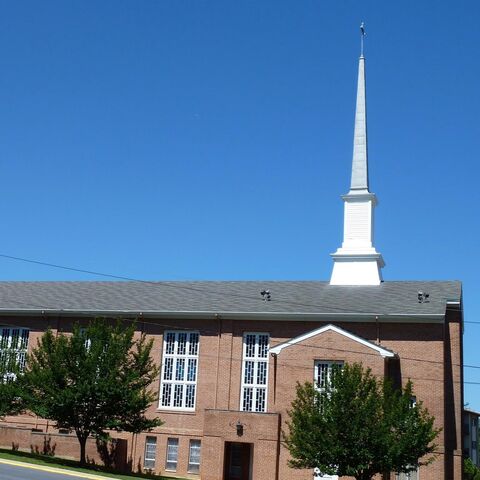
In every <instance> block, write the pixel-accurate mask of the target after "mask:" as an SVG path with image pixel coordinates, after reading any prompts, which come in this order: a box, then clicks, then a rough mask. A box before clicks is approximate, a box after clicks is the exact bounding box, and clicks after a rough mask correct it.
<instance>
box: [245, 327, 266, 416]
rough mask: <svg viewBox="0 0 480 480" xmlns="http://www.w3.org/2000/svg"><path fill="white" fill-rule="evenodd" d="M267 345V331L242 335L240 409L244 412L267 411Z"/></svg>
mask: <svg viewBox="0 0 480 480" xmlns="http://www.w3.org/2000/svg"><path fill="white" fill-rule="evenodd" d="M268 345H269V336H268V333H245V335H244V336H243V362H242V386H241V388H242V390H241V399H240V410H242V411H244V412H266V411H267V386H268Z"/></svg>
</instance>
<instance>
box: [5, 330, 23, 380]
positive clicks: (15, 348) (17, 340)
mask: <svg viewBox="0 0 480 480" xmlns="http://www.w3.org/2000/svg"><path fill="white" fill-rule="evenodd" d="M28 335H29V330H27V329H26V328H12V327H0V363H1V371H2V372H4V375H5V378H15V372H17V371H20V372H23V370H24V369H25V361H26V356H27V348H28Z"/></svg>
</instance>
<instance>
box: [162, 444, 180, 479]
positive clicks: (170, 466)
mask: <svg viewBox="0 0 480 480" xmlns="http://www.w3.org/2000/svg"><path fill="white" fill-rule="evenodd" d="M177 463H178V438H169V439H168V440H167V461H166V464H165V470H168V471H170V472H176V471H177Z"/></svg>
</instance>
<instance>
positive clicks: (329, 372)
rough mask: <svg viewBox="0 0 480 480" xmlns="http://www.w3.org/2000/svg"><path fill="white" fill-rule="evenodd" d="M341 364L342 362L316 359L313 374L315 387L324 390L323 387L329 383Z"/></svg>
mask: <svg viewBox="0 0 480 480" xmlns="http://www.w3.org/2000/svg"><path fill="white" fill-rule="evenodd" d="M342 366H343V362H329V361H328V362H326V361H324V360H316V361H315V376H314V382H315V388H316V389H317V390H318V391H320V392H324V391H325V388H326V387H327V386H329V385H330V384H331V382H332V378H333V376H334V375H335V372H336V371H338V370H339V369H341V368H342Z"/></svg>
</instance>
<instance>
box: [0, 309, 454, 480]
mask: <svg viewBox="0 0 480 480" xmlns="http://www.w3.org/2000/svg"><path fill="white" fill-rule="evenodd" d="M73 321H74V319H60V320H59V319H58V318H27V317H22V318H21V319H18V322H17V319H16V323H20V322H23V325H25V326H27V327H30V328H32V327H33V330H32V333H31V336H30V343H29V345H30V346H32V345H34V344H35V342H36V338H37V337H38V335H40V334H41V333H42V332H43V331H44V329H45V328H46V327H47V325H51V326H52V327H55V328H59V329H60V330H61V331H70V330H71V326H72V323H73ZM81 321H82V322H86V319H85V318H83V319H81ZM155 322H156V324H155ZM327 323H330V322H311V321H308V322H307V321H305V322H293V321H269V322H264V321H231V320H224V319H221V318H218V317H216V318H212V319H211V320H181V321H180V320H164V319H162V320H158V321H155V320H151V319H149V320H148V321H146V322H145V323H142V322H139V323H138V328H139V330H142V331H145V332H146V333H147V335H148V336H150V337H151V338H153V339H154V347H153V351H152V354H153V356H154V359H155V361H156V362H157V363H158V364H160V363H161V359H162V347H163V332H164V331H165V330H174V329H175V328H181V329H192V330H198V331H200V333H201V338H200V350H199V352H200V353H199V355H200V359H199V370H198V372H199V377H198V383H197V386H198V391H197V399H196V410H195V412H171V411H165V410H160V409H158V404H154V405H152V406H151V407H150V409H149V411H148V414H149V415H151V416H159V417H160V418H161V419H162V420H163V421H164V425H162V426H161V427H159V428H157V429H156V430H155V431H154V432H152V433H150V434H141V435H135V436H133V437H130V436H128V439H129V445H128V451H129V455H130V456H131V462H132V465H133V468H134V469H137V467H138V466H140V467H141V466H142V465H143V455H144V448H145V438H146V436H147V435H156V436H157V461H156V471H157V473H161V472H164V468H165V453H166V441H167V438H168V437H176V438H178V439H179V456H178V459H179V463H178V468H177V472H176V474H177V475H179V476H191V477H192V478H198V476H194V475H188V472H187V463H188V448H189V441H190V439H201V440H202V464H201V472H202V479H204V478H205V479H206V478H208V479H212V480H213V479H214V478H218V479H221V478H222V477H223V451H224V442H225V441H233V440H227V439H228V438H232V437H231V435H234V437H233V438H235V432H234V428H233V427H232V426H231V425H230V423H231V422H230V420H229V423H228V425H225V424H223V423H222V422H223V421H224V420H223V419H224V418H227V417H228V418H230V417H229V416H228V415H226V417H225V415H223V416H222V415H219V416H218V419H217V420H218V424H217V427H216V428H220V427H221V430H222V431H221V435H220V434H215V435H214V434H212V433H211V432H212V428H213V429H214V427H215V425H216V423H215V422H216V421H217V420H215V416H213V417H212V414H211V413H205V412H206V411H207V412H208V410H209V409H210V410H216V411H220V410H227V411H229V410H230V411H233V412H235V413H233V414H232V415H233V416H232V420H231V421H232V422H233V421H234V420H233V418H235V419H237V417H238V418H240V416H241V415H247V416H248V415H251V414H243V413H242V414H239V413H238V410H239V408H240V380H241V379H240V377H241V366H242V342H243V334H244V332H251V331H253V332H267V333H269V334H270V346H271V347H273V346H275V345H277V344H279V343H282V342H284V341H287V340H289V339H291V338H292V337H296V336H298V335H301V334H304V333H306V332H309V331H311V330H314V329H316V328H319V327H321V326H323V325H325V324H327ZM335 325H337V326H339V327H340V328H343V329H345V330H347V331H349V332H351V333H353V334H355V335H358V336H361V337H363V338H365V339H367V340H370V341H372V342H377V341H379V342H380V343H381V345H382V346H384V347H386V348H388V349H390V350H392V351H394V352H395V353H397V354H398V356H399V358H400V361H399V374H400V379H401V381H402V383H403V384H405V382H406V381H407V380H408V379H409V378H410V379H411V380H412V381H413V382H414V390H415V394H416V396H417V398H418V400H421V401H423V402H424V405H425V406H426V407H427V408H428V409H429V411H430V413H431V414H433V415H434V416H435V419H436V425H437V426H438V427H441V428H443V431H442V433H441V434H440V436H439V438H438V441H437V443H438V457H437V459H436V460H435V462H434V463H433V464H431V465H429V466H428V467H425V468H422V469H421V477H420V478H421V479H422V480H438V479H445V480H460V479H461V468H462V467H461V438H462V435H461V425H462V424H461V416H460V415H461V408H462V401H463V398H462V389H461V381H462V377H461V375H462V369H461V359H462V343H461V317H460V316H459V314H458V313H457V312H455V311H451V312H450V311H449V312H448V314H447V323H446V324H445V325H444V324H442V323H431V324H420V323H404V324H401V323H379V324H378V325H377V324H376V323H375V322H371V323H354V322H352V323H346V322H345V323H338V322H336V323H335ZM316 359H323V360H343V361H347V362H362V363H363V364H364V365H365V366H369V367H370V368H371V369H372V370H373V372H374V373H375V374H376V375H379V376H381V375H383V374H384V368H385V365H384V359H383V358H382V357H381V356H380V355H379V354H378V353H376V352H375V351H374V350H372V349H369V348H368V347H365V346H363V345H361V344H359V343H357V342H354V341H353V340H351V339H348V338H346V337H344V336H342V335H339V334H336V333H333V332H327V333H325V334H323V335H320V336H317V337H312V338H310V339H308V340H306V341H304V342H302V343H301V344H298V345H295V346H291V347H288V348H286V349H284V350H282V352H281V353H280V354H279V355H278V357H277V359H276V360H275V359H274V358H272V357H270V358H269V388H268V412H270V413H278V414H279V418H280V422H281V428H285V423H284V422H285V419H286V410H287V409H288V408H289V406H290V403H291V401H292V400H293V398H294V395H295V383H296V381H297V380H298V381H305V380H309V381H311V380H312V379H313V374H314V360H316ZM275 362H276V365H275ZM445 364H446V365H447V368H444V365H445ZM448 365H450V367H448ZM153 388H154V389H155V390H156V391H158V389H159V382H156V384H155V385H154V386H153ZM212 418H213V420H212ZM242 418H243V416H242ZM6 421H7V423H8V424H10V425H18V426H25V427H29V428H31V427H37V428H42V429H43V430H45V431H46V432H48V433H49V432H54V430H52V422H47V421H45V420H40V419H37V418H36V417H34V416H31V415H22V416H19V417H13V418H7V419H6ZM235 421H236V420H235ZM260 424H262V423H261V422H260V423H259V425H260ZM212 425H213V427H212ZM264 428H265V430H266V432H265V434H266V435H271V434H272V432H271V431H270V429H271V428H272V427H268V426H265V427H264ZM275 431H276V432H277V433H278V428H277V429H276V430H275ZM208 432H210V433H208ZM256 432H257V433H256V434H255V435H254V436H253V437H249V440H248V441H249V442H250V441H251V442H252V443H253V444H254V452H255V453H254V464H256V463H255V462H260V463H259V465H267V464H268V465H271V464H273V463H275V462H273V460H272V459H276V456H277V450H279V451H280V454H279V455H280V458H279V462H278V466H276V467H275V471H276V472H278V479H280V480H283V479H285V480H286V479H290V478H292V479H299V480H300V479H302V480H303V479H305V480H307V479H309V480H310V479H311V472H310V471H307V472H302V471H293V470H292V469H290V468H288V467H287V463H286V462H287V459H288V452H287V451H286V450H285V449H284V448H283V447H280V446H279V443H278V441H273V440H271V439H270V440H266V439H265V438H266V437H264V435H263V433H260V432H259V431H258V429H257V430H256ZM262 435H263V436H262ZM246 438H247V437H246V436H245V437H244V438H243V439H242V440H241V441H246V440H245V439H246ZM444 452H446V455H444ZM262 459H264V460H265V461H264V462H262ZM272 462H273V463H272ZM255 468H257V467H255ZM258 468H260V467H258ZM272 468H274V467H269V468H268V469H269V472H270V474H269V475H268V476H267V474H266V473H262V472H263V471H262V470H255V472H256V476H254V479H255V480H263V479H264V478H265V479H267V478H268V479H271V478H274V477H272V475H271V472H272Z"/></svg>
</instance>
